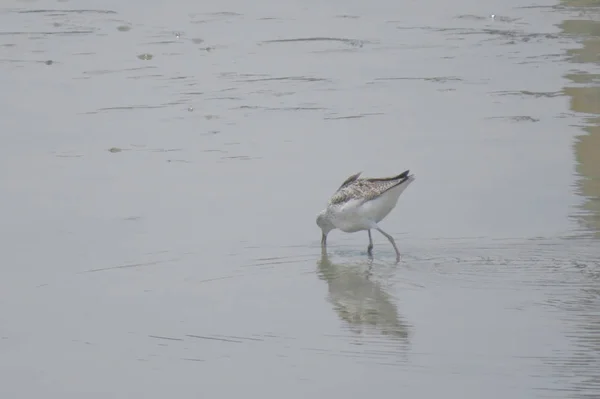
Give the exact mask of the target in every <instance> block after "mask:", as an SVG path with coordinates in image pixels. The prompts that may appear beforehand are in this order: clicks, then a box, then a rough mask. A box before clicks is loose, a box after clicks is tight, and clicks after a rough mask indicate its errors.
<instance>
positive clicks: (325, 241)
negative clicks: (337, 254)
mask: <svg viewBox="0 0 600 399" xmlns="http://www.w3.org/2000/svg"><path fill="white" fill-rule="evenodd" d="M326 244H327V234H325V233H321V245H322V246H325V245H326Z"/></svg>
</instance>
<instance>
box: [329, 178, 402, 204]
mask: <svg viewBox="0 0 600 399" xmlns="http://www.w3.org/2000/svg"><path fill="white" fill-rule="evenodd" d="M408 172H409V171H408V170H407V171H405V172H403V173H401V174H399V175H398V176H393V177H384V178H370V179H359V176H360V174H361V173H362V172H359V173H357V174H355V175H352V176H350V177H348V178H347V179H346V180H345V181H344V182H343V183H342V185H341V186H340V187H339V188H338V189H337V191H336V192H335V193H334V194H333V195H332V196H331V198H330V199H329V205H336V204H341V203H343V202H346V201H349V200H351V199H357V200H361V201H363V202H366V201H370V200H373V199H375V198H377V197H379V196H380V195H381V194H383V193H385V192H386V191H388V190H389V189H390V188H393V187H396V186H397V185H398V184H402V183H404V182H405V181H406V180H407V179H408Z"/></svg>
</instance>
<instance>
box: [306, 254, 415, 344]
mask: <svg viewBox="0 0 600 399" xmlns="http://www.w3.org/2000/svg"><path fill="white" fill-rule="evenodd" d="M317 265H318V275H319V277H320V278H321V279H323V280H325V281H326V282H327V286H328V287H329V296H328V299H329V302H331V304H332V305H333V308H334V310H335V311H336V313H337V314H338V316H339V317H340V319H342V320H343V321H344V322H346V323H347V324H348V327H349V328H350V330H351V331H353V332H354V333H357V334H367V335H371V334H368V333H369V332H368V330H369V329H374V330H375V331H377V333H379V334H381V335H383V336H386V337H388V338H394V339H396V340H402V341H408V325H407V324H406V323H405V322H404V321H403V320H401V318H400V317H399V316H398V308H397V306H396V304H395V303H394V299H393V298H392V296H391V295H390V294H388V293H387V292H386V291H385V290H384V288H383V287H382V285H381V284H380V283H378V282H376V281H374V279H373V275H372V272H373V270H372V267H373V259H372V258H371V259H369V260H368V261H365V262H362V263H360V264H352V265H342V264H334V263H332V262H331V261H330V260H329V257H328V256H327V252H326V251H325V250H322V251H321V259H320V260H319V261H318V262H317ZM365 266H367V267H366V268H365Z"/></svg>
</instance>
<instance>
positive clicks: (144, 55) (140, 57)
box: [137, 53, 152, 61]
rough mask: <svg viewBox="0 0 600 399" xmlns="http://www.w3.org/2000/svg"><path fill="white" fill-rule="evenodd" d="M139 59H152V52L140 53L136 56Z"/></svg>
mask: <svg viewBox="0 0 600 399" xmlns="http://www.w3.org/2000/svg"><path fill="white" fill-rule="evenodd" d="M137 57H138V58H139V59H140V60H144V61H148V60H151V59H152V54H147V53H146V54H140V55H138V56H137Z"/></svg>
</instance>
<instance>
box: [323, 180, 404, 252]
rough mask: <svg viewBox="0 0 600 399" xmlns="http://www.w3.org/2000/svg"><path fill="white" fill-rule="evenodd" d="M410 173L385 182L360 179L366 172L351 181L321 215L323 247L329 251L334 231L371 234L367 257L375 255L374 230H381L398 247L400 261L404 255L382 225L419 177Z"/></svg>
mask: <svg viewBox="0 0 600 399" xmlns="http://www.w3.org/2000/svg"><path fill="white" fill-rule="evenodd" d="M409 172H410V170H406V171H404V172H402V173H401V174H399V175H397V176H392V177H382V178H360V175H361V174H362V172H358V173H356V174H354V175H352V176H350V177H348V178H347V179H346V180H345V181H344V182H343V183H342V185H341V186H340V187H339V188H338V189H337V190H336V191H335V193H333V195H332V196H331V197H330V199H329V201H328V203H327V207H326V208H325V209H323V210H322V211H321V212H319V213H318V215H317V226H319V227H320V228H321V232H322V235H321V246H322V248H323V249H326V247H327V235H328V234H329V232H330V231H332V230H334V229H339V230H341V231H343V232H345V233H355V232H358V231H363V230H367V232H368V234H369V246H368V247H367V253H368V254H369V256H372V254H373V238H372V237H371V230H377V231H379V232H380V233H381V234H383V236H385V238H387V239H388V241H389V242H390V243H391V244H392V246H393V247H394V251H396V261H400V251H399V250H398V246H397V245H396V242H395V241H394V238H393V237H392V236H391V235H389V234H388V233H386V232H385V231H383V230H382V229H381V228H380V227H379V225H378V223H379V222H381V221H382V220H383V219H384V218H385V217H386V216H387V215H388V214H389V213H390V212H391V211H392V209H394V208H395V207H396V204H397V203H398V199H399V198H400V194H402V192H404V190H405V189H406V188H407V187H408V186H409V185H410V183H412V182H413V181H414V180H415V175H414V174H412V175H410V174H409Z"/></svg>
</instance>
